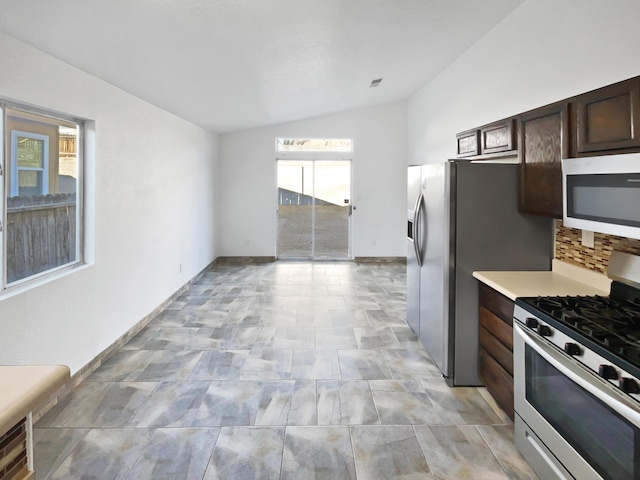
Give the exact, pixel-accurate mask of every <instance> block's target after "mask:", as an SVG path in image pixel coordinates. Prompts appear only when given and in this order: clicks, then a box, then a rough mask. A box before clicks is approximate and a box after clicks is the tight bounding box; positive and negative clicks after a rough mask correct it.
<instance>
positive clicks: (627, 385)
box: [620, 377, 640, 393]
mask: <svg viewBox="0 0 640 480" xmlns="http://www.w3.org/2000/svg"><path fill="white" fill-rule="evenodd" d="M620 388H621V389H622V391H623V392H624V393H640V385H638V382H636V381H635V380H634V379H633V378H627V377H621V378H620Z"/></svg>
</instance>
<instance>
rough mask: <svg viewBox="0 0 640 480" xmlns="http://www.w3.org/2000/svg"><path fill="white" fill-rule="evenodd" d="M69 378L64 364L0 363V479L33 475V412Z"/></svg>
mask: <svg viewBox="0 0 640 480" xmlns="http://www.w3.org/2000/svg"><path fill="white" fill-rule="evenodd" d="M69 378H70V371H69V367H66V366H63V365H20V366H0V480H14V479H15V480H18V479H19V480H26V479H30V478H33V477H34V475H33V474H34V472H33V440H32V427H33V425H32V412H34V411H37V410H38V408H40V407H42V405H43V404H44V403H46V402H47V401H48V400H49V398H50V397H51V395H53V394H54V393H55V392H56V390H58V389H59V388H60V387H61V386H63V385H64V384H65V383H67V382H68V381H69Z"/></svg>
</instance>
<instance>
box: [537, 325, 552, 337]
mask: <svg viewBox="0 0 640 480" xmlns="http://www.w3.org/2000/svg"><path fill="white" fill-rule="evenodd" d="M538 333H539V334H540V335H542V336H543V337H550V336H551V329H550V328H549V327H548V326H547V325H540V326H539V327H538Z"/></svg>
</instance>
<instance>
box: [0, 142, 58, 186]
mask: <svg viewBox="0 0 640 480" xmlns="http://www.w3.org/2000/svg"><path fill="white" fill-rule="evenodd" d="M18 137H22V138H29V139H30V140H41V141H42V142H43V149H42V168H32V167H27V168H25V167H20V166H19V165H18ZM49 148H50V145H49V135H42V134H40V133H33V132H23V131H20V130H11V158H10V159H9V162H11V176H10V178H9V194H10V195H12V196H15V195H18V192H19V191H20V186H19V178H20V172H21V171H23V172H42V191H41V192H40V195H46V194H48V193H49ZM5 164H6V160H5Z"/></svg>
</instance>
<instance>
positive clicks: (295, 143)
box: [276, 138, 353, 152]
mask: <svg viewBox="0 0 640 480" xmlns="http://www.w3.org/2000/svg"><path fill="white" fill-rule="evenodd" d="M352 151H353V144H352V142H351V139H348V138H347V139H343V138H310V139H309V138H307V139H305V138H276V152H352Z"/></svg>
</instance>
